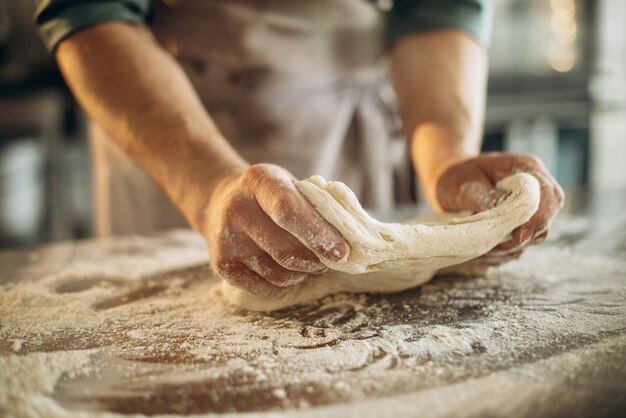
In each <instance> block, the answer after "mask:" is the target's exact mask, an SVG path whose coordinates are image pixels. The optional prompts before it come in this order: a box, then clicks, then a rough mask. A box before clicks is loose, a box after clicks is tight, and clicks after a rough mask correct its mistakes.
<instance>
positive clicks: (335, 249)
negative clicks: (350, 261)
mask: <svg viewBox="0 0 626 418" xmlns="http://www.w3.org/2000/svg"><path fill="white" fill-rule="evenodd" d="M327 254H328V258H329V259H331V260H333V261H345V260H346V259H347V258H348V255H350V247H349V246H347V245H346V244H344V243H343V242H338V243H336V244H334V245H333V246H332V247H331V248H330V250H329V251H328V252H327Z"/></svg>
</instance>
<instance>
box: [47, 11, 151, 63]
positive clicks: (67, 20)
mask: <svg viewBox="0 0 626 418" xmlns="http://www.w3.org/2000/svg"><path fill="white" fill-rule="evenodd" d="M153 13H154V4H153V1H152V0H117V1H116V0H103V1H99V0H41V1H40V2H39V4H38V5H37V9H36V12H35V26H36V27H37V30H38V32H39V35H40V36H41V38H42V39H43V42H44V43H45V44H46V47H47V48H48V49H49V50H50V51H52V50H54V48H56V46H57V45H58V44H59V42H61V41H62V40H63V39H65V38H66V37H68V36H70V35H71V34H73V33H75V32H77V31H79V30H81V29H84V28H87V27H89V26H91V25H95V24H97V23H102V22H107V21H114V20H117V21H126V22H133V23H148V22H149V21H150V20H151V19H152V16H153Z"/></svg>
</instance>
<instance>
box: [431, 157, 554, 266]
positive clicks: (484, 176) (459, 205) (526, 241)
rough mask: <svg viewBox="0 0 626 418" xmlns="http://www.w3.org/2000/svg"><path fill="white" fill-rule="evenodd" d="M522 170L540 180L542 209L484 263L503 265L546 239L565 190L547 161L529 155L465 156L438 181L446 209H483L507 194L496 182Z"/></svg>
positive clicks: (491, 205) (478, 210) (487, 255)
mask: <svg viewBox="0 0 626 418" xmlns="http://www.w3.org/2000/svg"><path fill="white" fill-rule="evenodd" d="M519 172H526V173H529V174H532V175H533V176H535V177H536V178H537V180H539V184H540V185H541V202H540V204H539V209H537V212H536V213H535V214H534V215H533V217H532V218H530V220H529V221H528V222H527V223H525V224H524V225H522V226H520V227H519V228H517V229H515V230H514V231H513V234H512V235H513V238H512V239H511V240H510V241H507V242H504V243H502V244H500V245H498V246H497V247H496V248H494V249H493V250H492V251H491V252H490V253H488V254H486V255H485V256H483V257H481V258H480V261H481V262H482V263H483V264H501V263H502V262H504V261H507V260H510V259H514V258H517V257H519V256H520V255H521V254H522V252H523V251H524V250H525V249H526V248H527V247H528V246H529V245H531V244H534V243H538V242H541V241H543V240H545V239H546V238H547V236H548V228H549V226H550V222H551V221H552V219H553V218H554V216H555V215H556V214H557V212H558V211H559V209H561V207H562V206H563V200H564V194H563V190H562V189H561V187H560V186H559V185H558V183H557V182H556V180H555V179H554V177H552V175H550V173H549V172H548V171H547V169H546V168H545V166H544V165H543V163H542V162H541V161H540V160H539V159H538V158H537V157H535V156H533V155H528V154H508V153H490V154H483V155H480V156H478V157H474V158H468V159H464V160H461V161H457V162H454V163H452V164H450V165H449V166H448V167H447V168H445V169H444V170H443V172H442V174H441V175H440V176H439V178H438V180H437V185H436V196H437V201H438V203H439V205H440V206H441V208H442V209H443V210H446V211H452V212H456V211H463V210H470V211H472V212H480V211H483V210H487V209H490V208H492V207H494V206H496V205H497V204H498V203H499V201H500V200H501V199H503V198H505V197H506V195H505V192H502V191H500V190H497V189H496V188H495V184H496V183H497V182H498V181H499V180H501V179H503V178H504V177H506V176H509V175H511V174H514V173H519Z"/></svg>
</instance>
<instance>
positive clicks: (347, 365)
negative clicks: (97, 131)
mask: <svg viewBox="0 0 626 418" xmlns="http://www.w3.org/2000/svg"><path fill="white" fill-rule="evenodd" d="M570 225H574V227H570ZM613 226H615V224H613ZM555 227H556V229H555V230H554V231H553V234H552V238H551V240H552V241H548V242H547V243H545V244H544V245H542V246H540V247H538V248H536V249H535V248H533V249H531V250H529V251H528V253H527V254H525V255H524V256H523V257H522V259H520V260H519V261H516V262H513V263H510V264H507V265H505V266H502V267H500V268H499V269H495V270H493V271H491V272H490V273H489V274H488V275H487V276H485V277H480V278H473V279H460V278H458V277H443V278H439V279H435V280H433V281H430V282H428V283H426V284H424V285H423V286H422V287H421V288H419V289H414V290H410V291H407V292H404V293H401V294H392V295H387V296H380V295H367V294H358V295H348V294H339V295H331V296H327V297H325V298H323V299H322V300H320V301H315V302H312V303H310V304H308V305H302V306H299V307H293V308H289V309H287V310H284V311H278V312H273V313H270V314H263V315H261V314H253V313H249V312H243V311H241V310H238V309H235V308H232V307H229V306H227V305H224V304H223V303H222V301H221V299H220V298H219V297H218V296H217V295H216V293H217V292H218V291H219V290H220V288H221V287H220V282H219V280H218V279H217V278H215V277H212V276H211V273H210V271H209V270H208V268H207V266H206V263H207V262H208V259H207V254H208V252H207V250H206V246H205V245H204V242H203V240H202V238H201V237H199V236H197V235H195V234H194V233H192V232H182V231H181V232H176V233H169V234H165V235H161V236H155V237H151V238H141V239H140V238H137V237H134V238H115V239H109V240H103V241H86V242H81V243H79V244H78V245H77V248H76V256H75V257H74V258H73V261H72V262H70V263H68V264H67V265H64V266H62V268H58V266H55V267H54V269H53V271H52V272H50V273H49V274H45V272H44V273H43V274H42V275H41V276H39V277H33V278H31V279H28V280H26V279H25V280H22V281H20V282H18V283H13V284H11V285H8V284H5V285H0V312H3V315H2V316H0V321H2V322H1V324H2V326H1V327H0V416H2V417H5V416H6V417H11V418H13V417H15V418H40V417H46V418H48V417H51V418H83V417H94V418H111V417H116V418H120V417H128V416H134V417H144V416H174V417H182V416H208V415H211V414H226V415H229V414H236V413H243V412H254V413H255V415H260V416H263V415H268V416H276V414H282V413H288V414H290V415H291V414H295V415H308V416H312V415H315V414H316V413H317V414H318V416H323V415H324V414H325V413H327V412H329V411H340V413H341V414H344V413H346V414H349V411H350V410H351V409H348V407H347V406H345V405H350V408H355V409H354V410H359V411H361V413H362V412H363V409H359V407H358V406H359V405H368V406H369V411H368V412H369V413H370V414H373V415H377V416H384V415H385V414H386V413H387V411H398V410H399V409H398V408H400V409H402V408H401V407H404V408H408V407H409V406H410V407H411V409H412V410H418V411H420V410H425V409H424V408H426V407H427V406H428V405H430V404H438V405H449V402H450V399H452V398H450V397H449V396H448V395H449V394H450V393H453V394H456V395H458V394H463V393H478V394H480V393H491V392H492V390H487V388H490V389H492V387H491V386H489V387H483V386H480V385H482V384H486V383H483V382H485V381H493V380H494V378H492V377H490V376H494V375H497V374H498V373H500V372H501V371H508V370H512V371H511V372H510V373H509V374H507V376H509V379H514V378H515V376H529V374H528V373H530V372H528V373H527V372H526V371H525V370H527V369H526V368H525V367H526V366H525V364H526V363H528V364H529V365H530V366H532V364H533V363H534V362H535V361H538V360H541V359H546V360H548V359H550V358H551V356H557V357H558V356H559V355H563V356H568V355H569V354H568V352H569V351H570V350H574V349H577V348H579V347H590V346H592V345H593V344H595V343H597V342H599V341H602V340H603V339H604V338H608V337H610V336H611V335H618V334H616V333H619V332H621V331H620V330H622V329H623V326H624V318H626V303H625V302H626V301H625V300H624V298H625V297H626V293H625V292H624V282H623V277H626V261H624V258H623V256H622V255H621V253H619V249H620V248H622V246H623V243H622V242H621V241H619V237H620V236H619V234H615V233H614V229H607V228H603V227H601V228H596V227H595V226H592V225H590V224H589V223H588V222H581V221H578V222H568V223H564V224H559V223H558V222H557V223H556V225H555ZM588 231H605V235H602V236H601V235H598V234H597V233H595V232H593V233H592V232H588ZM585 234H588V235H585ZM585 236H588V239H589V241H588V242H590V243H592V244H593V245H594V246H596V244H597V243H602V245H603V251H604V253H602V254H598V253H594V252H593V251H590V250H589V248H588V246H587V245H586V244H585V240H584V238H580V237H585ZM563 242H566V243H569V242H571V244H567V246H565V247H563V246H562V245H563V244H559V243H563ZM594 248H596V247H594ZM42 252H43V253H42V259H45V258H46V257H47V255H46V253H45V249H44V250H42ZM555 266H558V267H557V268H555ZM589 277H593V280H589ZM13 310H17V311H19V312H20V314H19V315H17V314H13V313H11V312H12V311H13ZM5 314H8V315H9V316H8V317H5V316H4V315H5ZM42 324H45V326H49V327H50V328H49V329H47V328H45V326H44V325H42ZM16 344H17V345H18V346H19V349H18V350H17V354H16V347H17V346H16ZM623 363H624V362H621V363H620V362H619V361H614V362H613V364H615V365H619V364H623ZM572 364H574V365H575V364H578V362H576V361H573V362H572ZM616 367H618V366H616ZM516 370H517V371H516ZM528 370H531V371H532V373H534V374H532V375H531V379H530V380H532V381H535V382H541V384H542V385H545V387H549V386H550V385H554V386H555V387H556V383H555V382H558V383H559V384H560V385H561V383H562V382H561V381H553V380H551V378H550V376H549V375H545V374H543V375H542V374H540V373H541V370H552V369H550V368H547V367H544V366H542V367H535V368H532V369H528ZM555 370H556V369H555ZM558 372H559V375H560V376H563V375H567V373H570V375H571V376H574V377H575V376H577V375H576V373H579V372H580V369H579V368H577V367H574V366H567V364H563V363H559V368H558ZM537 373H539V374H537ZM546 373H547V371H546ZM555 373H556V371H555ZM613 375H614V376H622V375H621V374H613ZM511 376H513V377H511ZM574 377H572V379H573V378H574ZM496 381H497V382H498V383H499V384H501V383H502V381H501V380H499V379H496ZM507 382H508V384H514V382H515V380H507ZM522 383H523V384H524V385H527V384H528V378H526V377H525V380H523V382H522ZM614 384H618V383H614ZM524 385H522V386H519V387H517V386H516V388H517V390H513V388H511V391H510V392H511V393H514V394H519V393H520V390H522V389H523V388H524V387H527V386H524ZM598 385H599V386H598V387H600V386H601V385H600V384H598ZM496 387H498V386H497V385H496ZM542 387H544V386H542ZM550 387H551V386H550ZM602 387H604V386H602ZM570 389H571V388H570ZM425 393H428V396H422V394H425ZM572 393H573V392H572ZM410 395H412V396H413V397H414V398H415V399H421V400H419V402H418V401H415V402H416V403H413V404H406V405H404V406H402V405H397V403H398V402H408V401H407V398H410ZM456 395H455V396H456ZM446 396H448V398H446ZM454 399H457V398H454ZM472 402H473V403H472V405H473V406H472V408H475V410H478V407H479V406H478V404H479V403H482V402H484V399H481V398H472ZM488 404H489V405H491V403H488ZM483 412H485V413H477V414H476V415H488V414H487V413H486V412H488V411H483ZM433 414H434V413H433ZM434 415H436V414H434Z"/></svg>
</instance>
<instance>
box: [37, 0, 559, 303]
mask: <svg viewBox="0 0 626 418" xmlns="http://www.w3.org/2000/svg"><path fill="white" fill-rule="evenodd" d="M379 3H380V4H381V6H380V7H379V6H377V5H374V4H373V3H372V2H370V1H365V0H336V1H332V2H327V1H321V0H320V1H304V2H303V1H289V0H264V1H262V0H233V1H219V0H168V1H165V0H164V1H163V2H158V3H157V2H151V1H148V0H107V1H90V0H47V1H43V2H41V4H40V7H39V8H38V11H37V15H36V23H37V25H38V28H39V30H40V33H41V34H42V37H43V39H44V41H45V42H46V44H47V45H48V47H49V48H50V49H51V50H52V51H54V53H55V57H56V59H57V62H58V64H59V67H60V68H61V71H62V73H63V75H64V77H65V79H66V80H67V83H68V85H69V86H70V88H71V89H72V91H73V92H74V94H75V96H76V98H77V99H78V101H79V102H80V103H81V104H82V106H83V107H84V109H85V110H86V112H87V113H88V115H89V116H90V117H91V119H92V121H93V135H92V137H93V138H92V140H93V141H92V149H93V152H94V166H95V167H94V171H95V177H96V206H97V208H96V209H97V222H96V223H97V227H98V231H99V232H100V233H101V234H106V233H130V232H147V231H149V230H152V229H157V228H160V227H167V226H174V225H176V223H177V215H176V213H175V211H173V210H171V209H170V208H171V205H169V204H168V203H166V202H165V201H164V199H162V198H161V196H160V193H161V192H160V191H159V189H158V188H156V187H155V186H154V184H153V182H152V181H151V180H149V179H148V178H147V177H145V174H143V173H142V172H141V171H140V170H139V169H137V167H136V164H138V165H139V166H141V167H142V168H143V170H145V172H147V173H148V174H149V175H150V177H151V178H152V179H153V180H154V182H155V183H156V184H158V186H159V187H160V188H161V189H162V190H163V191H164V192H165V193H166V194H167V196H168V197H169V199H170V200H171V202H172V203H173V204H174V205H175V206H176V207H177V208H178V210H180V212H181V213H182V214H183V215H184V217H185V218H186V220H187V221H188V222H189V223H190V224H191V225H192V226H193V227H194V228H195V229H196V230H197V231H198V232H199V233H201V234H203V235H204V236H205V237H206V239H207V241H208V243H209V248H210V253H211V262H212V266H213V268H214V269H215V270H216V271H217V272H218V273H219V274H220V275H221V276H223V277H224V278H225V279H226V280H228V281H229V282H230V283H231V284H233V285H236V286H239V287H242V288H244V289H245V290H247V291H249V292H252V293H254V294H256V295H260V296H276V295H279V294H281V293H282V292H283V291H284V288H285V286H289V285H292V284H295V283H298V282H300V281H301V280H304V279H305V278H306V277H307V275H309V274H316V273H319V272H321V271H323V270H324V265H323V264H322V263H321V262H320V261H319V258H318V256H320V257H326V258H329V259H333V260H340V259H343V258H345V257H347V256H348V254H349V251H350V245H349V243H348V242H346V240H345V239H344V238H343V237H342V236H341V235H340V234H339V233H338V232H337V231H336V230H335V229H334V228H333V227H332V226H331V225H329V224H328V223H327V222H325V221H324V220H323V219H322V218H321V217H320V216H319V215H318V214H317V213H316V212H315V210H314V209H313V208H312V207H311V206H310V205H309V204H308V202H307V201H306V200H305V199H304V197H303V196H302V195H300V194H299V192H298V191H297V189H296V188H295V187H294V183H293V182H294V179H295V177H294V176H293V175H292V174H291V173H293V174H295V175H296V176H297V177H302V176H308V175H312V174H321V175H323V176H325V177H328V178H331V179H337V180H342V181H344V182H346V183H347V184H348V185H349V186H350V187H351V188H353V190H355V191H356V192H357V194H358V195H359V197H360V198H361V199H364V200H365V201H366V202H367V201H368V202H370V203H374V204H378V205H380V204H381V202H382V203H383V204H384V202H385V201H389V200H390V196H391V192H392V190H393V186H394V184H393V166H394V165H395V164H396V163H397V162H398V161H399V160H401V159H398V158H395V160H394V153H393V149H395V148H394V147H395V143H394V140H393V139H394V135H393V133H394V132H393V127H394V123H393V122H394V120H395V118H394V116H395V113H394V112H393V105H392V104H390V100H389V94H387V93H388V92H387V90H386V86H388V84H387V80H388V79H389V78H390V79H391V81H392V84H393V87H394V90H395V94H396V96H397V102H398V108H399V115H400V118H401V121H402V126H403V128H402V129H403V131H404V133H405V136H406V138H409V149H410V155H411V157H412V161H413V164H414V165H415V167H416V169H417V172H418V174H419V178H420V181H421V185H422V188H423V190H424V193H425V195H426V196H427V198H428V200H429V202H430V204H431V205H432V206H433V207H434V208H435V209H437V210H447V211H459V210H472V211H480V210H484V209H486V208H488V207H490V206H493V205H494V204H495V202H496V201H497V199H498V198H499V197H501V196H499V194H498V192H497V191H495V190H494V188H493V185H494V184H495V182H497V181H498V180H499V179H501V178H503V177H505V176H507V175H509V174H511V173H514V172H517V171H527V172H530V173H532V174H534V175H535V176H536V177H537V178H538V179H539V181H540V182H541V185H542V196H541V206H540V208H539V210H538V212H537V214H536V215H535V216H534V217H533V218H532V219H531V220H530V221H529V222H528V223H527V224H525V225H523V226H521V227H520V228H518V229H517V230H516V231H514V232H513V239H512V240H511V241H509V242H507V243H503V244H501V245H500V246H499V247H498V248H496V249H495V250H494V252H492V253H491V254H490V255H488V256H487V257H486V258H485V260H484V261H485V262H487V263H492V262H496V263H497V262H500V261H501V260H504V259H508V258H511V257H516V256H519V254H520V253H521V251H523V249H524V248H526V247H527V246H528V245H529V244H531V243H533V242H537V241H541V240H542V239H545V237H546V234H547V229H548V225H549V222H550V220H551V219H552V218H553V216H554V215H555V214H556V212H557V211H558V209H559V208H560V206H561V205H562V201H563V192H562V190H561V188H560V187H559V186H558V184H557V183H556V181H555V180H554V178H553V177H552V176H551V175H550V174H549V173H548V172H547V171H546V169H545V168H544V166H543V165H542V164H541V162H540V161H539V160H538V159H537V158H535V157H532V156H529V155H518V154H488V155H479V150H480V138H481V125H482V119H483V111H484V101H485V83H486V73H487V64H486V63H487V60H486V53H485V44H486V40H487V38H488V32H489V19H490V16H489V14H490V13H489V8H488V5H487V4H486V1H481V0H422V1H418V0H416V1H396V2H395V4H393V5H390V4H387V3H389V2H379ZM383 6H385V7H383ZM390 6H393V7H391V10H389V11H383V10H382V9H381V8H387V9H388V8H389V7H390ZM148 23H150V25H151V26H148ZM387 62H389V63H390V66H387V65H386V63H387ZM389 67H390V77H386V75H387V68H389ZM107 137H110V139H108V138H107ZM396 148H397V147H396ZM121 150H123V151H124V152H122V151H121ZM128 156H130V158H131V159H132V160H130V159H128ZM264 162H273V163H276V164H279V165H269V164H262V163H264ZM135 163H136V164H135ZM253 163H257V164H253ZM259 163H261V164H259ZM381 196H382V198H381ZM302 242H306V243H308V244H309V246H311V247H312V248H314V249H315V250H316V251H315V253H316V254H317V255H316V254H315V253H314V252H311V251H310V250H308V249H307V247H305V246H304V245H303V244H302Z"/></svg>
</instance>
